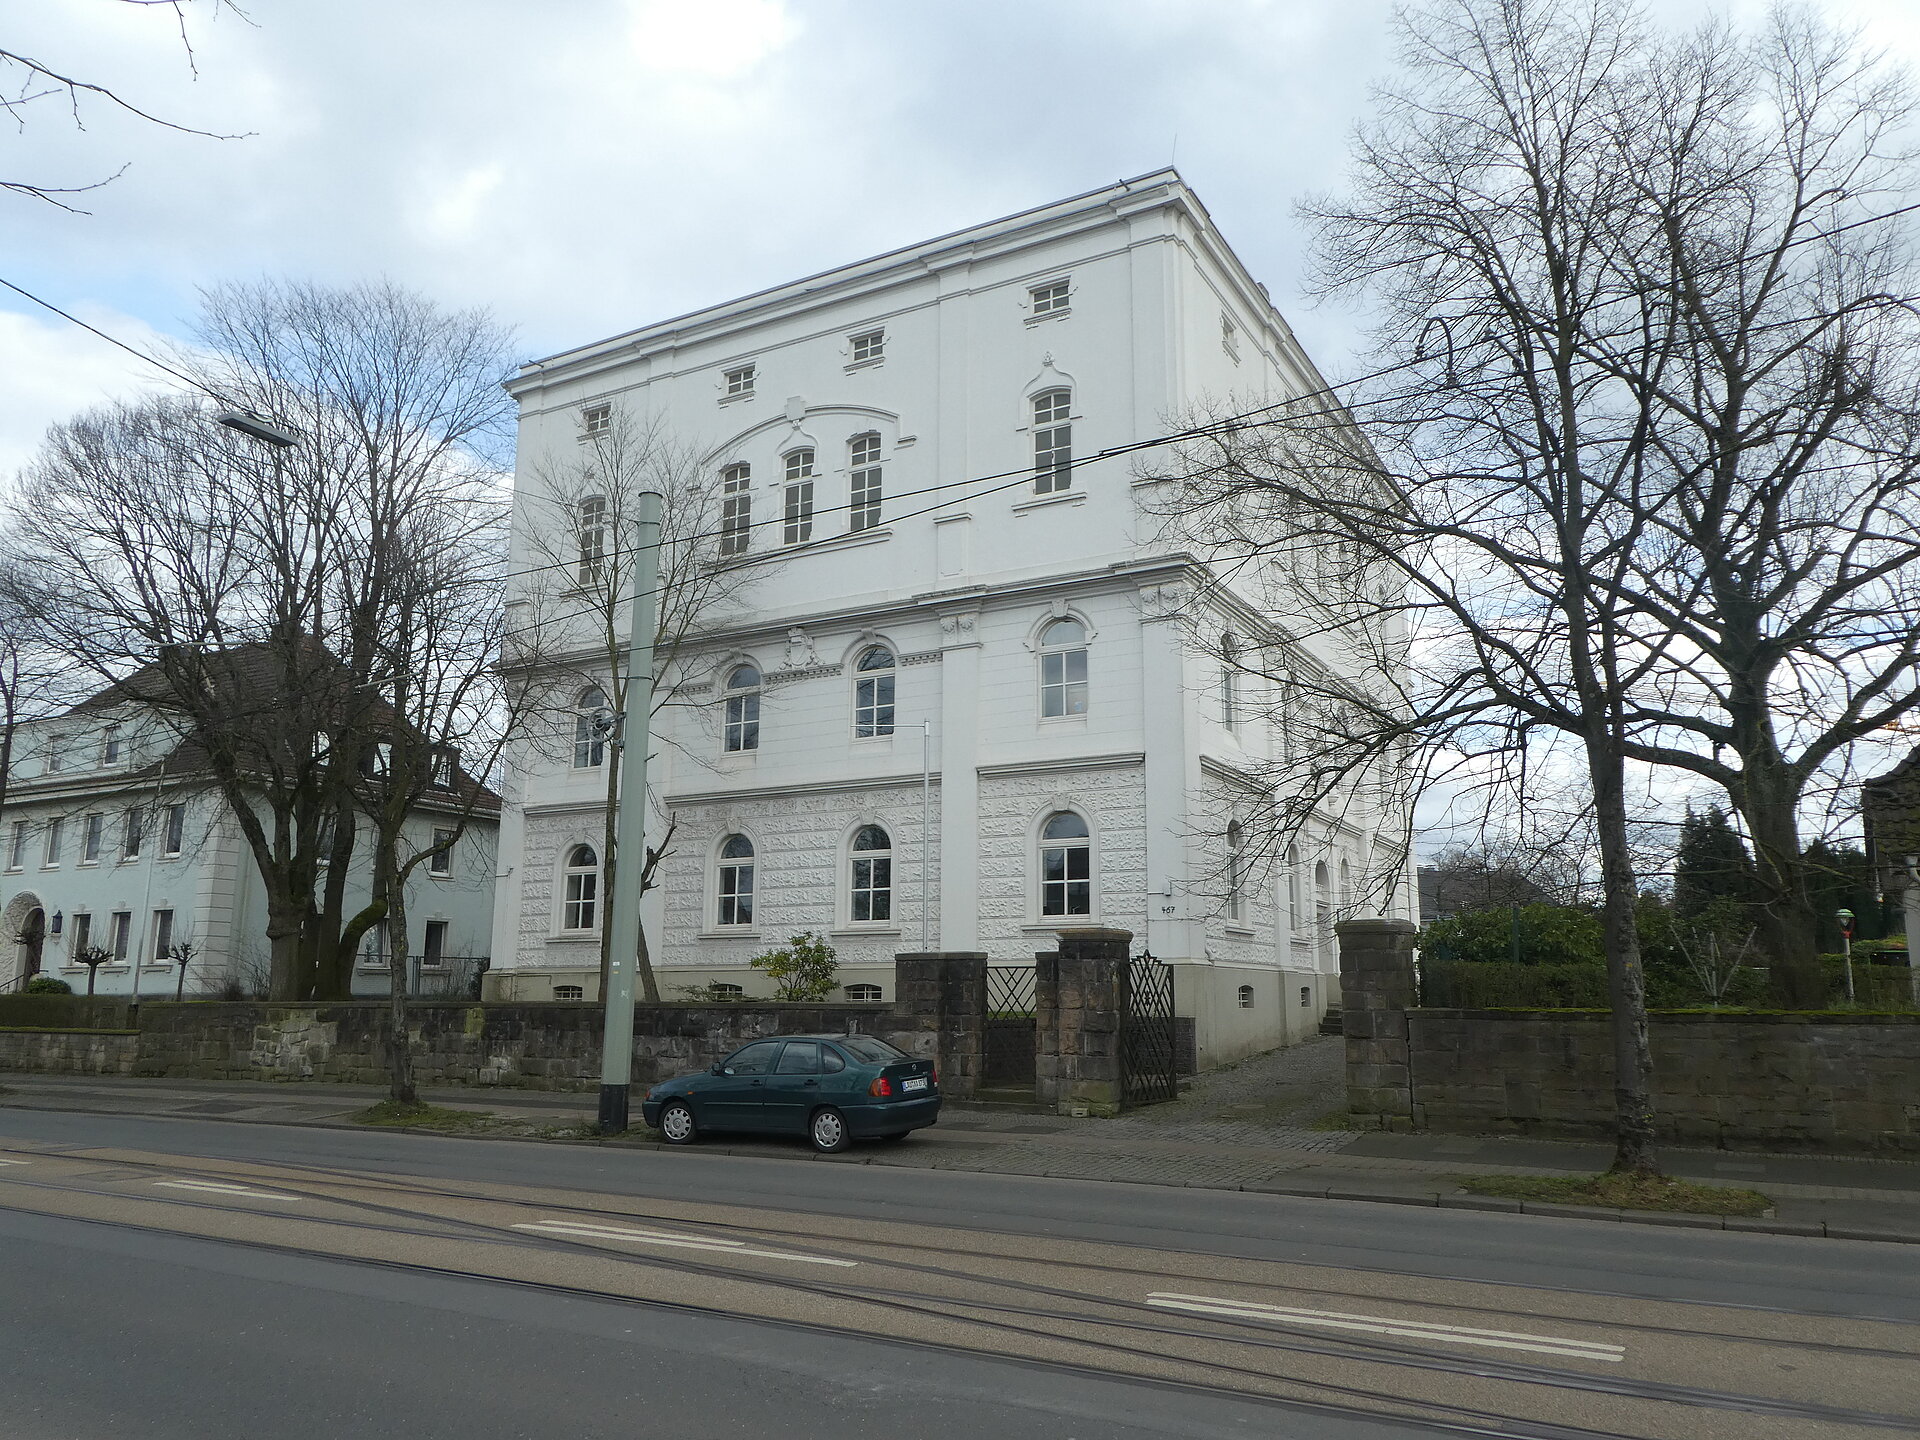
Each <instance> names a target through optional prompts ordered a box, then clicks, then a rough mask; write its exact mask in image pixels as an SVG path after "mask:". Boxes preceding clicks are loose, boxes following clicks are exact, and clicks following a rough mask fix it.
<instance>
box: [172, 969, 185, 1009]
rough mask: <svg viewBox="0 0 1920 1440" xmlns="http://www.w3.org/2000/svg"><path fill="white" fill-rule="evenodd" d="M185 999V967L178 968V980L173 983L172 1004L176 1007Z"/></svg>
mask: <svg viewBox="0 0 1920 1440" xmlns="http://www.w3.org/2000/svg"><path fill="white" fill-rule="evenodd" d="M186 998H187V967H186V966H184V965H182V966H181V967H180V978H179V979H178V980H176V981H174V982H173V1003H174V1004H176V1005H178V1004H179V1003H180V1002H181V1001H182V1000H184V999H186Z"/></svg>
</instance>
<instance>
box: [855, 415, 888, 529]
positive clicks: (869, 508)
mask: <svg viewBox="0 0 1920 1440" xmlns="http://www.w3.org/2000/svg"><path fill="white" fill-rule="evenodd" d="M847 458H848V462H849V471H850V474H849V477H848V486H849V492H850V493H849V494H848V497H847V498H848V499H849V500H850V501H851V502H852V504H851V505H850V506H849V507H848V517H849V518H848V521H847V528H848V529H849V530H871V529H873V527H874V526H876V525H878V524H879V523H880V437H879V436H878V435H856V436H854V437H853V439H851V440H849V441H848V442H847Z"/></svg>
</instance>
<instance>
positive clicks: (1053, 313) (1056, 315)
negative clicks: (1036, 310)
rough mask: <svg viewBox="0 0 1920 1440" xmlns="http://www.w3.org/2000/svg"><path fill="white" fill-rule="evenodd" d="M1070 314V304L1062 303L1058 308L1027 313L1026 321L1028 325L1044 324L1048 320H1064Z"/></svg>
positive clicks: (1071, 311) (1071, 310) (1071, 308)
mask: <svg viewBox="0 0 1920 1440" xmlns="http://www.w3.org/2000/svg"><path fill="white" fill-rule="evenodd" d="M1071 314H1073V307H1072V306H1071V305H1063V306H1061V307H1060V308H1059V309H1058V310H1048V311H1046V312H1045V313H1043V314H1040V315H1029V316H1027V319H1026V323H1027V324H1028V325H1029V326H1032V325H1044V324H1046V323H1047V322H1048V321H1049V320H1065V319H1066V318H1067V317H1068V316H1069V315H1071Z"/></svg>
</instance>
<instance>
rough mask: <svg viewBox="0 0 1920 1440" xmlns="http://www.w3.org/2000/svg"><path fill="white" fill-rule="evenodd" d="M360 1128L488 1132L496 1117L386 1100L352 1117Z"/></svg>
mask: <svg viewBox="0 0 1920 1440" xmlns="http://www.w3.org/2000/svg"><path fill="white" fill-rule="evenodd" d="M351 1118H352V1119H353V1121H354V1123H355V1124H357V1125H385V1126H389V1127H391V1128H394V1129H400V1128H405V1129H410V1130H486V1129H490V1128H491V1127H492V1126H493V1125H494V1123H495V1122H494V1117H493V1114H492V1113H491V1112H490V1111H486V1110H454V1109H450V1108H448V1107H447V1106H445V1105H426V1104H420V1105H402V1104H401V1103H400V1102H399V1101H397V1100H382V1101H381V1102H380V1103H379V1104H378V1105H369V1106H368V1107H367V1108H366V1109H365V1110H362V1111H360V1112H359V1113H358V1114H356V1115H354V1116H353V1117H351Z"/></svg>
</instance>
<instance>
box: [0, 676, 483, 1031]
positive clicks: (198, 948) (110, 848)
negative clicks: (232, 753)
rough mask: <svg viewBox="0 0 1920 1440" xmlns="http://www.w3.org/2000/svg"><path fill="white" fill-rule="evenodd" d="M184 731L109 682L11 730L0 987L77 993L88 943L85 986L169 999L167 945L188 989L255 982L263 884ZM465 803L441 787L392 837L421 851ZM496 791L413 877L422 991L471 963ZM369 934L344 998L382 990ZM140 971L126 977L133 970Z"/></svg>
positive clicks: (259, 981) (0, 899)
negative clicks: (51, 987) (91, 957)
mask: <svg viewBox="0 0 1920 1440" xmlns="http://www.w3.org/2000/svg"><path fill="white" fill-rule="evenodd" d="M199 754H200V752H199V750H198V747H197V744H196V742H195V741H194V740H193V739H191V738H190V737H183V736H182V735H181V734H180V733H179V732H178V730H177V729H176V728H175V727H174V725H173V724H172V723H171V722H170V721H169V720H168V719H167V718H166V717H164V716H163V715H161V714H160V713H159V712H158V711H156V710H155V709H154V708H153V707H152V706H150V705H147V704H144V703H142V702H140V701H137V700H129V699H126V698H125V697H124V694H123V692H122V691H120V690H119V689H117V688H110V689H108V690H105V691H102V692H100V694H98V695H96V696H94V697H92V698H90V699H88V700H86V701H83V702H81V703H80V704H79V705H76V706H74V707H73V709H72V710H70V711H68V712H67V713H66V714H64V715H61V716H59V717H57V718H54V719H51V720H43V721H38V722H35V723H33V724H30V725H23V726H22V727H21V729H20V731H19V733H18V735H17V736H16V740H15V753H14V769H13V773H12V776H11V779H10V782H9V785H8V792H7V803H6V805H5V807H4V808H0V993H6V992H8V991H11V990H17V989H19V988H20V987H21V986H22V985H24V983H25V982H26V980H27V979H28V978H30V977H31V976H32V975H34V974H45V975H50V976H53V977H54V978H56V979H59V980H64V981H65V982H67V984H68V985H69V986H70V987H71V988H72V989H73V990H74V991H75V992H76V993H85V991H86V989H87V982H88V978H89V977H88V971H87V967H85V966H82V965H79V964H77V963H75V960H74V957H75V955H76V954H77V952H79V951H80V950H81V949H83V948H86V947H89V946H95V947H99V948H102V949H104V950H106V951H107V952H108V953H109V954H110V955H111V956H112V959H111V960H110V961H108V962H107V963H105V964H102V965H101V966H99V968H98V971H97V973H96V974H95V975H94V977H93V979H94V983H95V986H96V989H95V993H96V994H100V995H127V994H130V993H132V991H133V988H134V986H135V984H136V983H138V985H139V989H140V993H141V994H142V995H143V996H149V997H153V998H156V999H158V998H167V999H171V998H172V997H173V995H174V994H175V992H176V990H177V989H179V988H180V987H181V975H180V970H179V967H178V966H177V965H176V964H175V963H174V961H173V960H172V959H170V958H169V955H170V952H172V951H174V949H175V947H177V946H181V945H190V946H191V947H192V949H191V953H190V959H189V962H188V967H187V973H186V976H185V986H184V988H185V992H186V994H188V995H198V994H206V993H210V992H213V991H217V990H218V989H219V988H220V987H221V986H222V984H223V983H224V982H225V981H227V980H228V979H230V978H231V979H234V980H237V981H239V982H240V984H241V986H242V987H243V988H244V989H245V990H247V991H249V992H253V991H259V990H263V989H264V986H265V983H266V979H267V975H268V970H269V965H268V959H269V949H268V943H267V938H266V924H267V894H266V885H265V882H264V881H263V880H262V879H261V877H260V871H259V867H258V866H257V865H256V864H255V863H254V859H253V855H252V852H251V851H250V849H249V848H248V846H247V843H246V840H245V839H244V837H243V836H242V835H241V833H240V828H239V826H238V824H237V823H235V821H234V818H233V815H232V812H231V811H230V809H229V808H228V806H227V804H226V802H225V800H224V799H223V797H222V796H221V793H220V791H219V790H218V789H217V788H216V787H215V785H214V784H213V782H212V780H211V778H210V777H209V776H208V774H207V773H206V770H205V768H204V764H203V763H202V762H201V761H199V760H198V759H197V757H198V756H199ZM466 808H468V807H466V806H465V805H464V804H463V803H456V801H455V798H454V797H453V796H452V795H451V794H450V795H449V796H448V797H447V800H446V802H445V803H444V804H436V803H433V802H432V801H431V800H429V801H428V802H427V803H424V804H422V805H421V807H420V808H419V810H418V811H417V812H416V813H415V814H414V815H413V816H412V817H411V818H410V819H409V821H408V827H407V834H406V836H405V839H406V841H407V843H409V844H411V845H412V846H413V847H414V848H415V849H416V850H425V849H428V848H430V847H432V846H433V845H435V844H436V842H438V841H441V840H443V839H444V838H445V837H447V836H449V835H452V834H453V833H454V832H455V830H456V829H459V827H460V819H459V816H460V812H461V811H462V810H464V809H466ZM497 810H498V800H497V797H494V796H493V795H492V792H490V791H486V792H483V798H482V799H481V802H480V805H479V811H480V812H481V813H477V814H475V815H473V817H472V818H470V819H468V820H467V822H466V825H465V828H464V830H462V831H461V832H460V833H459V835H458V838H457V839H455V840H453V841H452V843H451V845H450V846H449V847H448V848H447V849H446V850H445V851H444V854H443V855H441V856H435V857H434V858H432V859H430V860H429V861H428V862H427V864H425V865H423V866H421V867H419V868H418V869H416V870H415V872H414V875H413V878H412V879H411V881H410V883H409V885H408V889H407V914H408V927H409V931H410V933H411V934H412V935H414V936H417V937H419V938H418V940H417V942H416V943H417V944H418V945H419V946H420V947H421V951H422V955H421V959H422V961H424V962H425V964H424V966H423V967H422V966H417V967H416V971H417V973H420V974H424V975H426V976H427V977H428V978H427V981H426V984H425V985H423V987H422V988H423V989H430V988H432V987H433V986H434V984H435V980H436V978H438V979H445V980H451V979H452V978H454V977H455V976H456V974H459V975H464V974H467V973H470V972H471V970H472V968H473V967H472V965H471V964H470V963H467V957H474V958H476V959H477V958H484V957H485V956H486V953H487V944H488V940H489V938H490V932H491V924H492V910H493V871H494V857H495V845H496V842H497V831H498V820H497V818H496V815H497ZM371 872H372V859H371V856H370V847H368V846H359V847H356V849H355V851H354V858H353V869H352V872H351V873H350V874H349V876H348V878H347V886H346V904H347V913H348V914H352V913H353V912H354V911H356V910H358V909H360V908H362V907H363V906H364V905H365V904H366V901H367V894H368V879H369V877H370V875H371ZM380 944H381V942H380V941H379V939H378V938H377V937H376V938H373V939H370V940H369V941H368V943H367V945H366V946H365V947H363V951H362V954H361V956H360V957H359V960H358V963H357V965H356V967H355V975H354V990H355V993H357V994H384V993H386V989H387V973H388V966H387V958H386V956H385V954H384V953H383V951H382V950H381V948H380ZM136 964H137V965H138V967H139V969H138V972H137V975H136V971H135V968H134V967H135V965H136Z"/></svg>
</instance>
